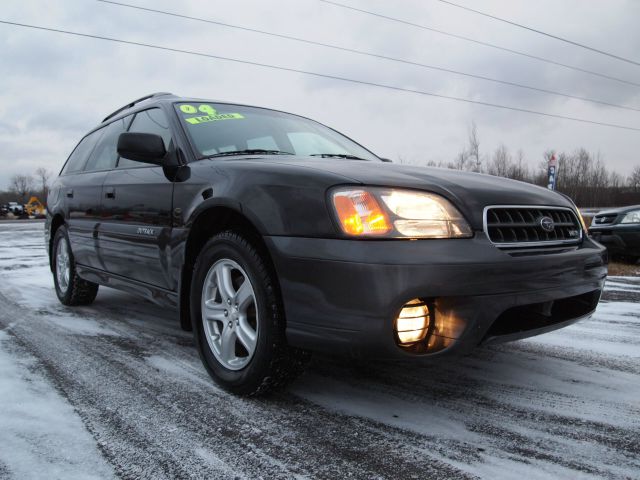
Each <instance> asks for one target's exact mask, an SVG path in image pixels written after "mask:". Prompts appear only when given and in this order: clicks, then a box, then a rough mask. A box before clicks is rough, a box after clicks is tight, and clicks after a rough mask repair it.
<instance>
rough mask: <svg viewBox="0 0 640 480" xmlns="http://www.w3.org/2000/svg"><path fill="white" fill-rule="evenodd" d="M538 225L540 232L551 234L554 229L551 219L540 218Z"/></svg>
mask: <svg viewBox="0 0 640 480" xmlns="http://www.w3.org/2000/svg"><path fill="white" fill-rule="evenodd" d="M538 223H540V227H542V230H544V231H545V232H553V229H554V228H555V225H554V223H553V218H551V217H541V218H540V220H538Z"/></svg>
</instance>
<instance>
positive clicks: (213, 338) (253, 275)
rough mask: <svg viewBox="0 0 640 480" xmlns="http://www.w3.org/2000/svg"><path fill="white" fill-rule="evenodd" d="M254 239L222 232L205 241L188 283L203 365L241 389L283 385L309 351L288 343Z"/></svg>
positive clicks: (271, 279)
mask: <svg viewBox="0 0 640 480" xmlns="http://www.w3.org/2000/svg"><path fill="white" fill-rule="evenodd" d="M255 244H256V243H255V242H251V241H250V240H249V239H248V238H247V237H245V236H242V235H240V234H238V233H235V232H230V231H227V232H222V233H220V234H218V235H216V236H215V237H213V238H212V239H211V240H209V242H208V243H207V244H206V245H205V246H204V248H203V249H202V251H201V252H200V255H199V256H198V259H197V261H196V265H195V268H194V273H193V280H192V283H191V314H192V323H193V326H194V328H193V331H194V336H195V341H196V345H197V347H198V351H199V353H200V357H201V358H202V361H203V363H204V366H205V368H206V369H207V371H208V372H209V374H210V375H211V377H212V378H213V379H214V380H215V381H216V382H217V383H218V384H219V385H221V386H222V387H223V388H225V389H226V390H228V391H231V392H233V393H236V394H240V395H255V394H262V393H266V392H268V391H270V390H273V389H275V388H278V387H282V386H284V385H286V384H287V383H289V382H290V381H291V380H292V379H293V378H295V377H296V376H297V375H298V374H299V373H300V372H301V371H302V370H303V368H304V365H305V364H306V361H307V360H308V354H306V353H305V352H303V351H300V350H297V349H293V348H291V347H289V346H288V345H287V342H286V338H285V331H284V330H285V319H284V314H283V309H282V306H281V302H280V298H279V294H278V292H277V286H276V285H277V284H276V281H275V276H274V273H273V272H272V271H271V269H270V268H269V266H268V264H267V263H266V262H265V259H264V258H263V255H262V254H261V253H260V250H259V249H258V248H256V246H255Z"/></svg>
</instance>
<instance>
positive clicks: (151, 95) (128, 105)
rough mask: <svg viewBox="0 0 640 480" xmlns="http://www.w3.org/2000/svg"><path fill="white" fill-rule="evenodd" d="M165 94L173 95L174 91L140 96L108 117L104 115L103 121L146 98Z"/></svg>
mask: <svg viewBox="0 0 640 480" xmlns="http://www.w3.org/2000/svg"><path fill="white" fill-rule="evenodd" d="M163 95H173V94H172V93H169V92H156V93H152V94H150V95H145V96H144V97H141V98H138V99H137V100H134V101H133V102H131V103H127V104H126V105H125V106H124V107H120V108H119V109H117V110H116V111H115V112H113V113H111V114H109V115H107V116H106V117H104V119H103V120H102V123H104V122H106V121H107V120H109V119H110V118H112V117H115V116H116V115H117V114H119V113H120V112H122V111H124V110H126V109H128V108H131V107H133V106H134V105H135V104H136V103H140V102H142V101H144V100H149V99H150V98H154V97H162V96H163Z"/></svg>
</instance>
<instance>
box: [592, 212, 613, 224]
mask: <svg viewBox="0 0 640 480" xmlns="http://www.w3.org/2000/svg"><path fill="white" fill-rule="evenodd" d="M616 218H618V214H617V213H606V214H603V215H596V216H595V218H594V219H593V224H594V225H608V224H610V223H613V222H614V221H615V219H616Z"/></svg>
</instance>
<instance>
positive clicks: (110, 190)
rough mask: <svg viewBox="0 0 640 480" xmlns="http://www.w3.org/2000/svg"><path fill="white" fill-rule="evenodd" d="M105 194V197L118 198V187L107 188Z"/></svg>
mask: <svg viewBox="0 0 640 480" xmlns="http://www.w3.org/2000/svg"><path fill="white" fill-rule="evenodd" d="M104 196H105V198H116V189H115V188H113V187H109V188H105V190H104Z"/></svg>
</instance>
